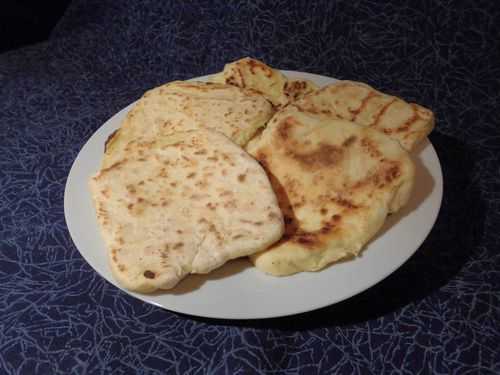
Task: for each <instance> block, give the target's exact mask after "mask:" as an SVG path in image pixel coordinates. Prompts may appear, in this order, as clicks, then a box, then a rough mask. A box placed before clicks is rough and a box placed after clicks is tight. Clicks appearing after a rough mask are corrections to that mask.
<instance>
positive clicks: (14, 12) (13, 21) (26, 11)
mask: <svg viewBox="0 0 500 375" xmlns="http://www.w3.org/2000/svg"><path fill="white" fill-rule="evenodd" d="M70 2H71V0H50V1H40V0H38V1H33V0H6V1H5V0H4V1H3V2H2V6H1V7H0V53H2V52H5V51H9V50H13V49H17V48H20V47H23V46H26V45H29V44H33V43H38V42H42V41H44V40H46V39H47V38H48V37H49V35H50V32H51V31H52V29H53V28H54V26H55V25H56V24H57V21H59V19H60V18H61V16H62V15H63V14H64V11H65V10H66V8H67V7H68V4H69V3H70Z"/></svg>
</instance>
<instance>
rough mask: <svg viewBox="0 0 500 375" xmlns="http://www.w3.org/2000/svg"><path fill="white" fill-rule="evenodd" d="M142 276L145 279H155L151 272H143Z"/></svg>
mask: <svg viewBox="0 0 500 375" xmlns="http://www.w3.org/2000/svg"><path fill="white" fill-rule="evenodd" d="M143 275H144V277H145V278H146V279H154V278H155V277H156V275H155V273H154V272H153V271H150V270H146V271H144V274H143Z"/></svg>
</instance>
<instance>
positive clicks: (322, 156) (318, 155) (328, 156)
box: [289, 143, 343, 167]
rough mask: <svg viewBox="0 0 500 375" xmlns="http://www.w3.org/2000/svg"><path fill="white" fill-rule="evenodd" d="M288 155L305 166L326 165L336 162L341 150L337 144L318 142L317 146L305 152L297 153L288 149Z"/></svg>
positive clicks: (341, 152) (338, 159) (339, 158)
mask: <svg viewBox="0 0 500 375" xmlns="http://www.w3.org/2000/svg"><path fill="white" fill-rule="evenodd" d="M289 153H290V156H292V157H293V158H294V159H295V160H297V161H298V162H300V163H301V164H303V165H305V166H307V167H313V166H317V167H327V166H331V165H333V164H337V163H338V162H339V161H340V160H341V158H342V156H343V150H342V149H341V148H339V147H338V146H334V145H330V144H325V143H320V144H319V145H318V147H317V148H316V149H315V150H313V151H311V152H306V153H298V152H295V151H292V150H290V152H289Z"/></svg>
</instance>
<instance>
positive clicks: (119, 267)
mask: <svg viewBox="0 0 500 375" xmlns="http://www.w3.org/2000/svg"><path fill="white" fill-rule="evenodd" d="M118 270H120V272H125V266H124V265H123V264H119V265H118Z"/></svg>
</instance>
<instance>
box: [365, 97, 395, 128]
mask: <svg viewBox="0 0 500 375" xmlns="http://www.w3.org/2000/svg"><path fill="white" fill-rule="evenodd" d="M397 100H398V98H393V99H392V100H391V101H390V102H388V103H387V104H386V105H385V106H383V107H382V109H381V110H380V112H379V113H377V115H376V116H375V120H373V122H372V123H371V124H370V125H368V126H377V124H378V123H379V121H380V118H381V117H382V116H383V115H384V113H385V112H387V110H388V109H389V107H390V106H391V105H392V104H393V103H394V102H396V101H397Z"/></svg>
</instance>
